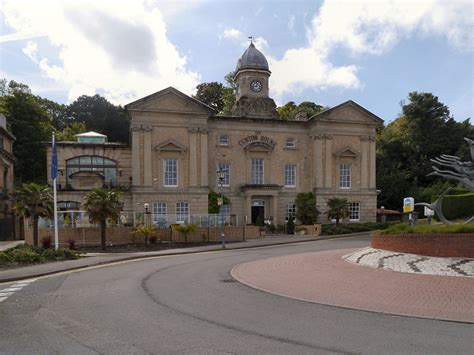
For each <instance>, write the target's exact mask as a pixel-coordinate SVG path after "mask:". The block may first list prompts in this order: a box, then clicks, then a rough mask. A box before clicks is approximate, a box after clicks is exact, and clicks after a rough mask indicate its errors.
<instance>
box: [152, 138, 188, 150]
mask: <svg viewBox="0 0 474 355" xmlns="http://www.w3.org/2000/svg"><path fill="white" fill-rule="evenodd" d="M155 150H156V151H158V152H179V153H183V152H185V151H186V147H185V146H184V145H182V144H181V143H178V142H177V141H175V140H174V139H168V140H166V141H164V142H162V143H159V144H157V145H156V146H155Z"/></svg>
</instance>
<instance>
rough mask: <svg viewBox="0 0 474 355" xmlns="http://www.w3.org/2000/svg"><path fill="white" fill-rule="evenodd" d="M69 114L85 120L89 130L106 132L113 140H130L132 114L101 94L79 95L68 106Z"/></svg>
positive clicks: (72, 117)
mask: <svg viewBox="0 0 474 355" xmlns="http://www.w3.org/2000/svg"><path fill="white" fill-rule="evenodd" d="M67 111H68V116H69V117H70V119H71V120H73V121H74V122H83V123H84V124H85V125H86V127H87V130H90V131H96V132H98V133H102V134H105V135H106V136H107V137H108V140H109V141H111V142H123V143H128V142H129V138H130V137H129V136H130V134H129V131H130V116H129V115H128V113H127V112H126V111H125V109H124V108H123V107H121V106H115V105H113V104H111V103H110V102H109V101H107V100H106V99H105V98H104V97H102V96H100V95H94V96H86V95H82V96H80V97H78V98H77V99H76V100H75V101H74V102H73V103H71V104H70V105H69V106H68V110H67Z"/></svg>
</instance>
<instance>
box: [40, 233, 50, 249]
mask: <svg viewBox="0 0 474 355" xmlns="http://www.w3.org/2000/svg"><path fill="white" fill-rule="evenodd" d="M41 246H42V247H43V249H49V248H51V236H50V235H47V236H44V237H43V238H41Z"/></svg>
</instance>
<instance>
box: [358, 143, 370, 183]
mask: <svg viewBox="0 0 474 355" xmlns="http://www.w3.org/2000/svg"><path fill="white" fill-rule="evenodd" d="M359 138H360V141H361V144H362V149H361V151H362V154H361V162H360V163H361V164H360V187H361V189H363V190H366V189H368V188H369V175H370V173H369V166H370V164H369V140H368V137H367V136H360V137H359Z"/></svg>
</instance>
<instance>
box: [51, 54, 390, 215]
mask: <svg viewBox="0 0 474 355" xmlns="http://www.w3.org/2000/svg"><path fill="white" fill-rule="evenodd" d="M252 46H253V45H251V47H252ZM251 47H249V49H248V51H249V50H250V51H251V53H250V57H252V55H253V56H254V57H255V56H257V59H258V61H257V62H258V63H259V64H258V65H254V64H252V63H250V62H249V63H245V62H244V63H241V60H243V59H244V56H245V54H244V56H243V57H242V58H241V60H239V65H240V66H238V67H237V70H236V74H235V80H236V83H237V85H238V90H237V93H236V99H237V100H236V104H235V106H234V109H233V115H232V116H222V115H217V114H216V113H215V112H214V111H213V110H212V109H211V108H210V107H208V106H207V105H205V104H203V103H201V102H199V101H197V100H195V99H193V98H191V97H189V96H187V95H185V94H183V93H181V92H180V91H178V90H176V89H174V88H172V87H169V88H167V89H164V90H161V91H159V92H156V93H154V94H152V95H150V96H147V97H144V98H142V99H139V100H137V101H135V102H132V103H130V104H128V105H127V106H126V108H127V110H128V111H129V113H130V114H131V117H132V122H131V146H130V147H125V146H122V145H118V144H115V145H114V144H113V143H104V144H97V143H88V144H85V143H82V144H81V143H72V142H64V143H59V144H58V161H59V168H60V169H62V170H63V171H66V166H65V165H66V160H67V159H70V158H73V157H76V156H79V155H103V156H106V157H108V158H110V159H113V160H115V161H116V162H117V169H118V168H120V169H121V176H120V177H117V183H118V185H119V186H120V185H121V184H124V185H127V184H129V185H127V186H130V187H129V189H128V188H127V189H125V190H126V193H125V194H124V202H125V205H124V208H125V209H127V210H130V211H132V210H135V209H136V208H137V206H140V205H143V204H144V203H148V204H150V206H154V204H155V207H156V208H154V209H153V213H155V212H156V211H158V209H160V213H161V214H162V215H163V214H166V215H167V216H170V217H171V216H175V215H179V214H180V213H182V211H178V210H177V209H178V204H180V206H181V208H182V207H183V206H184V205H185V206H186V208H187V209H186V213H188V214H189V215H207V212H208V193H209V190H210V189H212V190H214V191H218V190H219V186H218V183H217V176H216V171H217V170H219V168H220V167H224V168H225V169H226V170H228V181H226V183H225V184H224V185H225V186H223V187H222V189H223V192H224V194H225V195H226V196H227V197H229V199H230V201H231V204H230V213H231V214H235V215H237V216H238V217H239V219H240V220H241V221H246V222H247V223H251V222H255V219H256V218H257V216H258V215H260V216H261V217H265V218H271V219H272V221H273V223H274V224H283V223H285V220H286V218H287V216H288V210H289V208H291V205H292V204H294V201H295V198H296V195H297V194H298V193H299V192H310V191H312V192H314V193H315V194H316V197H317V208H318V209H319V211H320V212H322V214H321V216H322V218H324V214H323V213H324V212H325V211H326V209H327V207H326V202H327V200H328V199H329V198H331V197H336V196H337V197H344V198H347V199H348V200H349V202H351V203H352V205H351V208H352V211H353V213H352V217H353V220H357V221H375V218H376V185H375V134H376V133H375V130H376V128H377V126H379V125H380V124H381V123H382V122H383V121H382V120H381V119H380V118H378V117H377V116H375V115H374V114H372V113H370V112H369V111H367V110H366V109H364V108H363V107H361V106H360V105H358V104H357V103H355V102H353V101H347V102H345V103H343V104H341V105H338V106H336V107H333V108H331V109H329V110H327V111H324V112H322V113H320V114H318V115H315V116H313V117H310V118H307V119H303V120H301V119H300V120H295V121H285V120H281V119H279V118H278V116H277V113H276V111H275V105H274V102H273V100H272V99H271V98H269V97H268V93H269V82H270V81H269V77H270V74H271V72H270V71H269V69H268V64H266V59H264V58H263V59H262V58H261V57H258V56H259V55H260V56H263V55H262V54H261V53H260V52H258V51H257V50H256V49H255V47H253V48H251ZM255 51H256V52H255ZM257 52H258V53H257ZM246 53H247V52H246ZM245 58H247V57H245ZM261 63H264V64H263V65H262V64H261ZM265 64H266V65H267V66H265ZM59 148H61V149H59ZM50 154H51V152H50V150H49V151H48V155H49V156H50ZM48 161H50V159H48ZM61 164H62V165H61ZM48 170H49V168H48ZM165 170H166V171H165ZM117 171H118V170H117ZM341 173H342V174H343V175H344V176H341ZM170 174H171V175H170ZM65 175H67V174H65ZM65 175H60V178H59V183H60V184H62V186H67V187H68V188H69V187H71V189H70V190H68V189H62V190H61V191H60V195H59V196H60V198H61V199H64V200H71V201H78V202H80V199H81V196H82V195H83V194H84V192H83V191H77V190H76V189H75V188H72V186H70V184H69V185H68V184H66V185H64V184H65V183H66V181H65V179H66V176H65ZM165 175H166V176H165ZM167 177H168V178H170V179H171V180H166V179H167ZM90 178H91V177H87V176H86V177H84V180H85V181H89V180H90ZM88 179H89V180H88ZM170 181H171V183H170ZM158 203H159V208H158V205H157V204H158ZM152 208H153V207H152ZM169 220H173V218H169Z"/></svg>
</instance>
